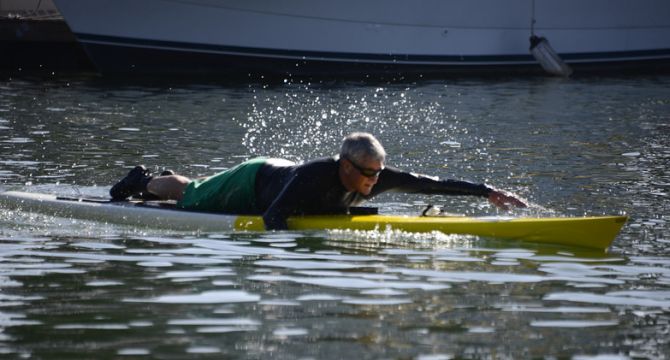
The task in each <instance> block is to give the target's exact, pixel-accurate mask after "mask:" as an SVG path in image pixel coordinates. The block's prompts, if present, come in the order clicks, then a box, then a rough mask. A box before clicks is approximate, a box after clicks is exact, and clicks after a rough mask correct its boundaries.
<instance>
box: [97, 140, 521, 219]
mask: <svg viewBox="0 0 670 360" xmlns="http://www.w3.org/2000/svg"><path fill="white" fill-rule="evenodd" d="M385 159H386V152H385V151H384V148H383V147H382V145H381V144H380V143H379V141H378V140H377V139H376V138H375V137H374V136H372V135H371V134H367V133H353V134H350V135H349V136H347V137H346V138H345V139H344V141H343V143H342V148H341V150H340V155H339V157H333V158H323V159H317V160H313V161H310V162H307V163H305V164H302V165H296V164H294V163H292V162H290V161H287V160H281V159H266V158H257V159H252V160H249V161H247V162H244V163H242V164H239V165H237V166H235V167H233V168H231V169H229V170H226V171H224V172H221V173H219V174H216V175H213V176H211V177H208V178H202V179H195V180H191V179H189V178H187V177H184V176H180V175H174V174H172V173H171V172H168V173H164V174H162V175H164V176H157V177H152V176H151V174H150V173H149V172H148V171H147V170H146V168H144V167H143V166H137V167H135V168H134V169H133V170H131V171H130V173H128V175H127V176H126V177H125V178H124V179H123V180H121V181H120V182H119V183H117V184H116V185H114V187H112V189H111V191H110V195H111V196H112V199H114V200H121V199H125V198H127V197H129V196H132V195H146V194H151V195H153V196H155V197H157V198H159V199H166V200H167V199H169V200H177V206H178V207H180V208H184V209H192V210H204V211H216V212H225V213H233V214H262V215H263V220H264V222H265V227H266V228H267V229H268V230H271V229H275V230H281V229H286V228H287V224H286V219H287V218H288V217H289V216H291V215H298V214H324V213H345V212H346V211H347V209H348V208H349V207H351V206H356V205H358V204H360V203H362V202H363V201H365V200H368V199H370V198H372V197H373V196H375V195H377V194H380V193H383V192H386V191H398V192H406V193H422V194H442V195H473V196H480V197H486V198H488V200H489V201H490V202H491V203H493V204H494V205H496V206H498V207H501V208H503V209H507V207H508V205H513V206H518V207H526V204H525V203H524V202H523V201H522V200H520V199H518V198H517V197H515V196H514V195H512V194H508V193H504V192H501V191H498V190H496V189H493V188H491V187H488V186H486V185H484V184H473V183H469V182H465V181H456V180H439V179H435V178H431V177H428V176H422V175H417V174H413V173H407V172H403V171H401V170H398V169H395V168H392V167H386V166H385V164H384V161H385Z"/></svg>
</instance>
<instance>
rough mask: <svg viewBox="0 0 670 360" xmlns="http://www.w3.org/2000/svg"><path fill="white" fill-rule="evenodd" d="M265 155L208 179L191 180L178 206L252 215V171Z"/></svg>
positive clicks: (253, 194)
mask: <svg viewBox="0 0 670 360" xmlns="http://www.w3.org/2000/svg"><path fill="white" fill-rule="evenodd" d="M265 160H266V158H255V159H251V160H249V161H246V162H243V163H241V164H239V165H237V166H235V167H233V168H231V169H228V170H225V171H222V172H220V173H218V174H216V175H212V176H210V177H208V178H204V179H197V180H193V181H191V182H190V183H189V184H188V185H187V186H186V189H185V190H184V196H183V198H182V199H181V201H179V202H178V203H177V206H178V207H181V208H184V209H192V210H203V211H216V212H225V213H231V214H254V213H258V209H257V208H256V190H255V186H256V173H257V172H258V169H260V167H261V166H263V164H264V163H265Z"/></svg>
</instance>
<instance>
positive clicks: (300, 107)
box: [0, 76, 670, 360]
mask: <svg viewBox="0 0 670 360" xmlns="http://www.w3.org/2000/svg"><path fill="white" fill-rule="evenodd" d="M354 130H363V131H369V132H372V133H375V134H377V135H378V136H379V138H380V139H381V141H382V142H383V143H384V144H385V146H386V148H387V151H388V153H389V154H390V155H389V158H388V163H389V164H392V165H394V166H397V167H400V168H404V169H408V170H413V171H416V172H423V173H428V174H432V175H437V176H440V177H450V178H458V179H468V180H473V181H477V182H488V183H490V184H494V185H496V186H498V187H501V188H505V189H509V190H513V191H515V192H517V193H519V194H521V195H522V196H524V197H526V198H528V199H529V200H530V201H532V202H533V203H534V204H538V206H535V207H533V208H532V209H530V210H526V211H520V210H517V211H515V212H514V213H512V214H511V215H557V216H561V215H572V216H580V215H584V214H587V215H598V214H619V213H626V214H628V215H629V216H630V221H629V222H628V224H627V225H626V226H625V228H624V230H623V232H622V234H621V235H619V237H618V238H617V239H616V240H615V242H614V245H613V247H612V248H611V249H610V251H609V252H608V253H595V252H593V251H584V250H581V249H578V248H568V247H560V246H555V247H552V246H539V245H533V244H521V243H511V242H504V241H499V240H495V239H482V238H477V237H467V236H447V235H444V234H439V233H435V234H426V235H411V234H399V233H393V232H369V233H367V232H363V233H360V232H347V231H338V232H336V231H332V232H325V231H320V232H276V233H196V234H194V233H180V232H171V231H167V230H160V229H148V228H132V227H124V226H117V225H112V224H102V223H95V222H88V221H80V220H76V219H64V218H55V217H49V216H45V215H39V214H32V213H22V212H15V211H9V210H5V209H0V358H7V359H14V358H16V359H94V358H95V359H103V358H105V359H109V358H129V359H130V358H146V359H149V358H151V359H183V358H198V359H221V358H251V359H265V358H281V359H310V358H314V359H340V358H349V359H381V358H389V359H421V360H428V359H432V360H435V359H450V358H465V359H488V358H495V359H499V358H502V359H505V358H509V359H517V358H531V357H533V358H547V359H553V358H568V359H570V358H574V359H667V358H670V344H669V342H670V225H668V221H670V219H669V218H670V215H669V214H670V202H669V200H668V194H669V190H670V171H669V168H670V77H669V76H638V77H621V78H615V77H603V78H583V79H579V78H576V79H571V80H563V79H549V78H529V79H512V78H510V79H457V80H440V81H424V82H420V83H396V84H385V83H372V84H369V83H368V84H364V83H357V82H321V83H318V82H317V83H308V82H288V81H287V82H284V83H282V82H279V83H273V84H269V85H266V84H262V83H254V84H221V83H217V82H215V81H212V82H200V83H185V82H180V83H169V82H160V83H159V82H156V83H147V82H142V83H133V84H128V83H118V82H112V81H109V80H101V79H99V78H94V77H93V78H87V77H71V78H57V79H54V80H32V79H12V80H9V81H3V82H0V181H1V183H0V190H2V191H5V190H22V191H33V192H47V193H57V194H79V193H81V194H89V195H105V194H106V193H107V191H108V189H109V186H110V185H111V184H112V183H113V182H114V181H115V180H116V179H118V178H119V177H120V176H122V175H124V174H125V172H127V170H128V169H129V168H130V167H132V166H133V165H135V164H137V163H144V164H146V165H148V166H151V167H154V168H156V169H162V168H164V167H167V168H171V169H174V170H176V171H177V172H180V173H184V174H187V175H191V176H197V175H206V174H211V173H213V172H215V171H219V170H221V169H226V168H229V167H231V166H232V165H234V164H236V163H238V162H240V161H242V160H245V159H248V158H250V157H253V156H258V155H265V156H275V157H284V158H287V159H290V160H294V161H305V160H307V159H311V158H314V157H320V156H329V155H332V154H334V153H336V151H337V148H338V146H339V143H340V141H341V139H342V137H343V136H344V135H345V134H347V133H349V132H351V131H354ZM427 203H436V204H441V205H445V206H446V207H447V208H448V209H449V211H452V212H459V213H466V214H473V215H494V214H497V211H496V210H495V209H494V208H492V207H490V206H489V205H488V204H486V203H485V202H482V201H480V200H478V199H471V198H443V197H437V196H434V197H429V196H419V195H403V194H393V195H386V194H385V195H382V196H380V197H378V198H376V199H375V201H374V202H373V203H372V205H375V206H380V207H381V208H382V209H383V212H387V213H417V212H419V211H420V210H421V209H422V208H423V207H424V206H425V204H427Z"/></svg>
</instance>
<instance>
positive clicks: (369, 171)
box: [347, 159, 384, 178]
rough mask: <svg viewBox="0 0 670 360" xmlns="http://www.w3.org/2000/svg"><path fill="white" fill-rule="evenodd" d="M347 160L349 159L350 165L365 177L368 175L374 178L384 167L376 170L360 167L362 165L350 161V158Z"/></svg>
mask: <svg viewBox="0 0 670 360" xmlns="http://www.w3.org/2000/svg"><path fill="white" fill-rule="evenodd" d="M347 161H349V163H351V165H352V166H353V167H354V168H355V169H356V170H358V172H359V173H360V174H361V175H363V176H365V177H369V178H374V177H377V176H379V174H381V172H382V171H383V170H384V167H383V166H382V168H381V169H379V170H376V169H369V168H364V167H362V166H360V165H358V164H356V163H355V162H353V161H351V159H347Z"/></svg>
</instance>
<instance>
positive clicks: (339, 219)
mask: <svg viewBox="0 0 670 360" xmlns="http://www.w3.org/2000/svg"><path fill="white" fill-rule="evenodd" d="M0 206H2V207H4V208H10V209H20V210H23V211H31V212H39V213H44V214H49V215H53V216H60V217H71V218H77V219H85V220H94V221H101V222H109V223H115V224H125V225H133V226H143V227H153V228H161V229H173V230H189V231H205V232H216V231H233V230H242V231H244V230H248V231H262V230H264V227H263V219H262V218H261V217H260V216H242V215H230V214H217V213H208V212H196V211H188V210H180V209H175V208H174V207H169V206H168V207H165V206H163V205H161V204H160V203H152V202H146V203H145V202H141V201H140V202H138V201H109V200H104V199H86V198H74V199H73V198H59V197H57V196H55V195H48V194H37V193H27V192H19V191H8V192H4V193H0ZM626 220H627V217H626V216H597V217H571V218H569V217H553V218H503V217H465V216H457V217H441V216H437V217H431V216H409V215H310V216H296V217H291V218H289V219H288V226H289V229H291V230H322V229H351V230H381V231H384V230H386V229H393V230H401V231H407V232H431V231H440V232H442V233H445V234H467V235H476V236H484V237H493V238H499V239H509V240H517V241H529V242H536V243H550V244H558V245H569V246H579V247H586V248H593V249H603V250H604V249H607V248H608V247H609V246H610V245H611V243H612V241H614V239H615V238H616V236H617V234H618V233H619V231H620V230H621V227H622V226H623V224H624V223H625V222H626Z"/></svg>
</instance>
